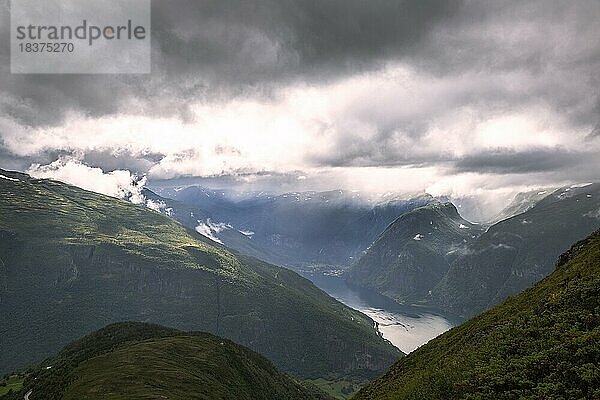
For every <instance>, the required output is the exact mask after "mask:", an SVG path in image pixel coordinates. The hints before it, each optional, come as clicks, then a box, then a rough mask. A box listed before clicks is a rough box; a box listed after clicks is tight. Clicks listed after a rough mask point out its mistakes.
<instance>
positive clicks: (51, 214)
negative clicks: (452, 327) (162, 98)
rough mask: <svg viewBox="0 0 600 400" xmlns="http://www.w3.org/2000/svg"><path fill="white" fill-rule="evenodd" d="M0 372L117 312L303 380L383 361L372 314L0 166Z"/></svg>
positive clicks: (389, 349)
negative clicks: (248, 353) (213, 341)
mask: <svg viewBox="0 0 600 400" xmlns="http://www.w3.org/2000/svg"><path fill="white" fill-rule="evenodd" d="M0 209H1V210H2V212H0V316H1V318H0V319H1V321H2V323H1V324H0V372H7V371H10V370H14V369H15V368H18V367H20V366H23V365H26V364H30V363H32V362H35V361H37V360H40V359H42V358H44V357H46V356H48V355H49V354H52V353H54V352H56V351H57V350H59V349H60V348H61V347H63V346H64V345H65V344H67V343H68V342H70V341H71V340H74V339H76V338H78V337H80V336H82V335H84V334H86V333H89V332H91V331H93V330H95V329H98V328H100V327H102V326H104V325H106V324H109V323H112V322H118V321H123V320H133V321H143V322H154V323H160V324H163V325H167V326H172V327H176V328H179V329H184V330H203V331H207V332H210V333H214V334H217V335H219V336H223V337H227V338H229V339H231V340H233V341H235V342H237V343H240V344H243V345H245V346H248V347H249V348H251V349H253V350H255V351H257V352H259V353H261V354H263V355H264V356H266V357H267V358H269V359H270V360H271V361H273V362H274V364H275V365H277V366H278V368H281V370H283V371H285V372H289V373H293V374H295V375H297V376H301V377H304V378H318V377H324V378H328V377H336V376H345V377H354V378H355V379H362V378H365V377H369V376H373V375H375V374H377V373H379V372H381V371H383V370H384V369H385V368H386V367H387V366H388V365H390V364H391V363H392V362H393V361H395V360H396V359H397V358H398V357H399V356H400V352H399V351H398V350H397V349H395V348H394V347H393V346H392V345H391V344H390V343H389V342H387V341H385V340H384V339H382V338H381V337H380V336H379V335H378V333H377V332H376V331H375V329H373V326H374V322H373V321H372V320H371V319H370V318H368V317H366V316H365V315H363V314H361V313H359V312H356V311H354V310H352V309H350V308H348V307H346V306H344V305H342V304H341V303H339V302H337V301H336V300H334V299H333V298H331V297H329V296H327V295H326V294H325V293H323V292H322V291H321V290H319V289H317V288H316V287H315V286H314V285H313V284H312V283H310V282H309V281H308V280H306V279H304V278H302V277H300V276H299V275H297V274H296V273H294V272H292V271H289V270H287V269H283V268H279V267H275V266H273V265H269V264H267V263H265V262H262V261H259V260H257V259H254V258H250V257H247V256H242V255H238V254H235V253H232V252H231V251H229V250H228V249H227V248H226V247H224V246H221V245H220V244H218V243H216V242H214V241H211V240H209V239H206V238H204V237H203V236H201V235H199V234H198V233H197V232H194V231H192V230H188V229H186V228H184V227H183V226H182V225H180V224H178V223H176V222H175V221H173V220H171V219H169V218H167V217H165V216H163V215H161V214H159V213H157V212H154V211H152V210H149V209H148V208H146V207H142V206H136V205H133V204H131V203H129V202H126V201H122V200H117V199H115V198H112V197H108V196H103V195H99V194H96V193H92V192H88V191H85V190H82V189H79V188H77V187H73V186H69V185H66V184H63V183H60V182H55V181H50V180H39V179H32V178H30V177H29V176H27V175H24V174H19V173H13V172H8V171H3V170H0Z"/></svg>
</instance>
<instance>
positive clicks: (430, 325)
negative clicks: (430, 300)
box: [302, 270, 461, 353]
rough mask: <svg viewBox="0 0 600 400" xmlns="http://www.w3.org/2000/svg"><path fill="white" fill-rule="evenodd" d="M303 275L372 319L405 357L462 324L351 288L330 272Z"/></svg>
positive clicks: (372, 293)
mask: <svg viewBox="0 0 600 400" xmlns="http://www.w3.org/2000/svg"><path fill="white" fill-rule="evenodd" d="M302 274H303V275H304V276H305V277H306V278H307V279H310V280H311V281H312V282H313V283H314V284H315V285H316V286H317V287H319V288H320V289H321V290H323V291H325V292H327V293H328V294H329V295H330V296H332V297H333V298H335V299H337V300H338V301H340V302H342V303H344V304H346V305H347V306H349V307H352V308H354V309H355V310H359V311H361V312H362V313H364V314H366V315H368V316H369V317H371V318H372V319H373V320H374V321H376V322H377V323H378V324H379V331H380V332H381V333H382V335H383V337H384V338H386V339H387V340H389V341H390V342H391V343H392V344H393V345H394V346H396V347H397V348H399V349H400V350H402V351H403V352H404V353H410V352H411V351H413V350H415V349H416V348H417V347H419V346H421V345H423V344H425V343H427V342H428V341H429V340H431V339H433V338H435V337H436V336H438V335H441V334H442V333H444V332H446V331H447V330H448V329H450V328H452V327H453V326H455V325H457V324H458V323H460V322H461V321H459V320H458V319H457V318H454V317H450V316H443V315H441V314H440V313H438V312H435V311H431V310H427V309H423V308H421V307H415V306H405V305H401V304H398V303H396V302H394V301H392V300H390V299H388V298H386V297H384V296H381V295H379V294H377V293H374V292H372V291H369V290H365V289H361V288H356V287H353V286H349V285H348V284H347V283H346V282H345V281H344V280H343V279H342V278H340V277H339V276H336V275H334V274H332V273H331V272H328V271H324V272H322V271H310V270H309V271H304V272H303V273H302Z"/></svg>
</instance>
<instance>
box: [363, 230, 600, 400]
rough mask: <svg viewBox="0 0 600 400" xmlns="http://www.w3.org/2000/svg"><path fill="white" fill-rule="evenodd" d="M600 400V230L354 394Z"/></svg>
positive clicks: (441, 397) (390, 396) (401, 397)
mask: <svg viewBox="0 0 600 400" xmlns="http://www.w3.org/2000/svg"><path fill="white" fill-rule="evenodd" d="M598 398H600V232H596V233H595V234H593V235H592V236H591V237H589V238H588V239H586V240H584V241H582V242H579V243H577V244H576V245H574V246H573V248H572V249H571V250H570V251H569V252H567V253H565V254H564V255H563V256H561V258H560V259H559V262H558V264H557V267H556V270H555V271H554V272H553V273H552V274H551V275H550V276H548V277H547V278H546V279H544V280H543V281H541V282H540V283H538V284H536V285H535V286H534V287H532V288H531V289H528V290H527V291H525V292H523V293H522V294H520V295H518V296H516V297H514V298H510V299H508V300H507V301H505V302H504V303H502V304H501V305H499V306H497V307H495V308H493V309H491V310H490V311H488V312H486V313H484V314H482V315H480V316H478V317H475V318H473V319H471V320H470V321H468V322H466V323H465V324H463V325H460V326H459V327H457V328H454V329H452V330H450V331H449V332H447V333H445V334H444V335H442V336H440V337H438V338H436V339H434V340H432V341H431V342H429V343H428V344H427V345H425V346H423V347H421V348H420V349H418V350H416V351H415V352H413V353H411V354H410V355H409V356H407V357H406V358H404V359H402V360H401V361H399V362H398V363H396V364H395V365H394V366H393V367H392V368H391V369H390V370H389V371H388V372H387V373H386V374H385V375H384V376H383V377H381V378H379V379H376V380H375V381H373V382H372V383H371V384H369V385H368V386H366V387H365V388H363V389H362V390H361V391H360V392H359V393H358V395H357V396H356V399H440V400H441V399H507V400H508V399H598Z"/></svg>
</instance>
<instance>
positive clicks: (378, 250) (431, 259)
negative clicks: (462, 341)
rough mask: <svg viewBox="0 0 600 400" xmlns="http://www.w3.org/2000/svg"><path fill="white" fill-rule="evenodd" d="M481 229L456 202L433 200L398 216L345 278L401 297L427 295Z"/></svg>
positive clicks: (404, 300)
mask: <svg viewBox="0 0 600 400" xmlns="http://www.w3.org/2000/svg"><path fill="white" fill-rule="evenodd" d="M481 233H482V228H481V226H479V225H475V224H472V223H470V222H468V221H466V220H464V219H463V218H461V216H460V215H459V214H458V211H457V210H456V208H455V207H454V205H452V204H451V203H437V202H436V203H433V204H429V205H427V206H424V207H420V208H417V209H415V210H412V211H410V212H407V213H406V214H403V215H401V216H400V217H398V219H396V220H395V221H394V222H393V223H392V224H391V225H390V226H388V228H387V229H386V230H385V231H384V232H383V233H382V234H381V235H380V236H379V237H378V238H377V240H376V241H375V242H374V243H373V244H372V245H371V246H370V247H369V248H368V249H367V250H366V251H365V253H364V255H363V256H362V257H361V258H360V259H359V260H358V262H357V263H356V264H355V265H354V266H352V267H351V268H350V269H349V270H348V271H347V273H346V274H345V278H346V279H347V280H348V281H349V282H351V283H352V284H355V285H358V286H363V287H367V288H369V289H373V290H376V291H378V292H379V293H381V294H384V295H386V296H388V297H391V298H393V299H394V300H396V301H401V302H410V301H417V300H422V299H424V298H426V297H427V295H428V293H429V291H430V290H431V289H433V287H434V286H435V285H436V284H437V283H438V282H439V281H440V279H442V277H443V276H444V274H445V273H446V272H447V271H448V269H449V268H450V263H451V262H452V261H453V260H455V259H456V258H457V257H458V255H460V254H461V252H462V251H463V249H464V248H466V246H467V244H468V243H471V242H472V241H473V240H474V239H475V238H477V237H478V236H479V235H480V234H481Z"/></svg>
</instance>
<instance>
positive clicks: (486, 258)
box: [432, 183, 600, 316]
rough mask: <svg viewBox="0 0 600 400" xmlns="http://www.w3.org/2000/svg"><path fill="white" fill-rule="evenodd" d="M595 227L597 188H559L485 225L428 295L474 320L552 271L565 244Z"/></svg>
mask: <svg viewBox="0 0 600 400" xmlns="http://www.w3.org/2000/svg"><path fill="white" fill-rule="evenodd" d="M598 227H600V184H597V183H596V184H589V185H574V186H569V187H563V188H561V189H558V190H556V191H554V192H552V193H551V194H550V195H547V196H545V197H543V198H542V199H541V200H539V201H538V202H536V203H535V205H534V206H532V207H531V206H527V211H525V212H523V213H521V214H518V215H515V216H513V217H511V218H508V219H506V220H504V221H501V222H498V223H497V224H495V225H493V226H491V227H490V228H489V229H488V230H487V231H486V232H485V233H484V234H482V235H481V236H480V237H479V238H478V239H477V240H476V241H475V242H473V243H472V244H471V245H470V246H469V248H468V251H467V252H466V253H465V254H464V255H463V256H461V257H459V258H457V259H456V260H455V261H454V262H453V263H452V265H451V267H450V269H449V270H448V273H447V274H446V275H445V276H444V278H443V279H442V280H441V281H440V283H439V284H438V285H437V286H436V287H435V288H434V290H433V291H432V301H433V302H434V303H435V304H436V305H438V306H441V307H443V308H445V309H447V310H449V311H452V312H454V313H457V314H463V315H467V316H470V315H474V314H476V313H479V312H481V311H484V310H486V309H488V308H490V307H491V306H493V305H495V304H498V303H499V302H500V301H502V300H504V299H505V298H506V297H508V296H513V295H515V294H517V293H519V292H521V291H522V290H524V289H526V288H528V287H530V286H531V285H533V284H534V283H535V282H537V281H539V280H540V279H542V278H543V277H545V276H547V275H548V274H549V273H550V272H552V268H553V264H554V260H555V259H556V258H557V257H558V255H559V254H561V253H562V252H563V251H565V250H566V249H568V247H569V246H570V244H571V243H573V242H575V241H577V240H580V239H582V238H585V237H586V236H588V235H589V234H590V233H592V232H594V231H595V230H596V229H598Z"/></svg>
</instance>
